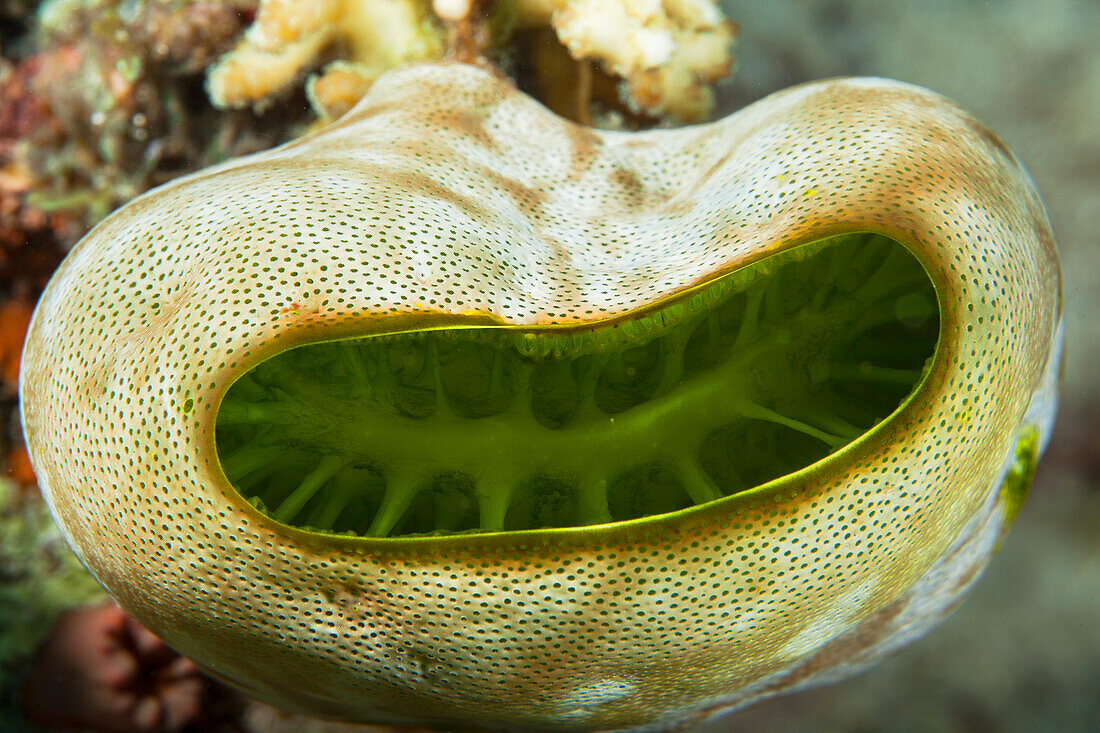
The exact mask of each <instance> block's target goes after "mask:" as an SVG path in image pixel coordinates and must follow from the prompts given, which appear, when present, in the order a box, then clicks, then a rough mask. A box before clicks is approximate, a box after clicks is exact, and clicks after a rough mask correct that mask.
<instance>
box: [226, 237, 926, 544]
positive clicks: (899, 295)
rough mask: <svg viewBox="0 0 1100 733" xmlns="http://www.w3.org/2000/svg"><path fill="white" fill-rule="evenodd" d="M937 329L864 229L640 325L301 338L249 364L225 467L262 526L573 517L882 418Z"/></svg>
mask: <svg viewBox="0 0 1100 733" xmlns="http://www.w3.org/2000/svg"><path fill="white" fill-rule="evenodd" d="M938 332H939V317H938V310H937V305H936V298H935V293H934V290H933V288H932V284H931V282H930V280H929V279H928V276H927V274H926V273H925V272H924V270H923V269H922V268H921V266H920V264H919V263H918V262H917V261H916V259H915V258H914V257H913V256H912V255H911V254H909V253H908V251H907V250H905V249H904V248H903V247H902V246H901V245H899V244H898V243H896V242H894V241H892V240H890V239H888V238H886V237H883V236H880V235H875V234H859V235H845V236H841V237H834V238H831V239H828V240H824V241H822V242H818V243H815V244H813V245H808V246H804V247H800V248H797V249H795V250H791V251H789V252H786V253H783V254H780V255H775V256H772V257H770V258H767V259H765V260H763V261H761V262H759V263H757V264H754V265H752V266H750V267H748V268H745V269H742V270H740V271H738V272H735V273H731V274H728V275H725V276H723V277H720V278H718V279H716V280H715V281H713V282H712V283H710V284H708V285H706V286H704V287H702V288H699V289H697V290H695V291H693V292H691V293H688V294H685V295H683V296H681V297H679V298H677V299H675V300H673V301H669V302H667V303H664V304H661V306H660V307H659V308H658V309H652V308H650V309H649V310H648V311H646V312H644V313H639V314H638V317H636V318H634V319H632V320H619V321H617V322H615V323H614V324H611V323H604V324H595V325H592V326H588V327H587V328H569V329H562V328H545V329H540V330H517V329H511V328H503V327H497V328H493V327H486V328H450V329H440V330H430V331H420V332H412V333H401V334H392V335H386V336H372V337H368V338H361V339H354V340H346V341H338V342H326V343H318V344H310V345H306V346H301V347H298V348H294V349H290V350H288V351H286V352H283V353H281V354H278V355H276V356H274V357H272V358H271V359H268V360H267V361H265V362H263V363H261V364H259V365H258V366H257V367H255V368H254V369H252V370H251V371H250V372H248V373H247V374H245V375H243V376H242V377H241V378H240V379H239V380H238V381H237V382H236V383H234V384H233V386H232V387H231V388H230V390H229V392H228V393H227V395H226V397H225V399H224V401H223V403H222V405H221V408H220V410H219V412H218V416H217V433H216V440H217V447H218V452H219V455H220V457H221V461H222V467H223V469H224V471H225V473H226V476H227V477H228V478H229V480H230V481H231V482H232V484H233V485H234V486H235V487H236V488H237V490H238V491H240V493H241V494H242V495H243V496H244V497H246V498H247V499H248V500H249V501H251V502H252V503H253V504H255V505H256V506H257V507H258V508H260V509H261V510H262V511H264V512H267V513H268V514H270V515H271V516H272V517H274V518H275V519H277V520H279V521H281V522H285V523H287V524H292V525H296V526H299V527H303V528H307V529H314V530H319V531H325V532H335V533H354V534H360V535H368V536H395V535H410V534H423V533H452V532H476V531H499V530H506V531H507V530H523V529H536V528H542V527H570V526H583V525H593V524H601V523H605V522H612V521H621V520H629V519H636V518H639V517H645V516H651V515H655V514H663V513H666V512H672V511H676V510H679V509H683V508H685V507H689V506H692V505H696V504H703V503H706V502H709V501H713V500H715V499H719V498H721V497H723V496H728V495H730V494H735V493H738V492H740V491H744V490H746V489H749V488H752V487H754V486H759V485H760V484H762V483H765V482H767V481H770V480H772V479H774V478H777V477H780V476H783V475H786V474H789V473H792V472H795V471H797V470H799V469H801V468H803V467H805V466H807V465H809V464H811V463H813V462H815V461H817V460H820V459H821V458H823V457H825V456H826V455H828V454H829V453H830V452H832V451H834V450H837V449H838V448H840V447H841V446H843V445H845V444H846V443H849V442H850V441H852V440H854V439H855V438H857V437H858V436H859V435H861V434H862V433H864V432H865V431H867V430H868V429H870V428H871V427H873V426H874V425H875V424H876V423H878V422H879V421H880V420H882V419H883V418H884V417H886V416H887V415H889V414H890V413H891V412H893V411H894V410H895V409H896V408H897V407H898V406H899V404H901V402H902V401H903V400H904V399H905V398H906V396H907V395H909V394H910V393H911V392H912V391H913V389H914V388H915V386H916V385H917V384H918V383H919V381H920V379H921V376H922V374H923V372H924V370H925V369H926V368H927V366H928V364H929V362H930V360H931V357H932V354H933V352H934V350H935V344H936V340H937V336H938Z"/></svg>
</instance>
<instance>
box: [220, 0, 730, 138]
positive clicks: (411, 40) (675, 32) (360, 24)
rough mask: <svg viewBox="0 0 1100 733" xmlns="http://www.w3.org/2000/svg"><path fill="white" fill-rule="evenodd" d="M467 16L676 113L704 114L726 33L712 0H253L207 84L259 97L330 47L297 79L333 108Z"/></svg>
mask: <svg viewBox="0 0 1100 733" xmlns="http://www.w3.org/2000/svg"><path fill="white" fill-rule="evenodd" d="M472 16H479V17H478V18H474V17H472ZM471 22H473V23H477V22H480V23H482V24H487V25H488V24H491V25H493V26H494V32H493V33H491V34H488V33H487V34H484V35H485V36H486V37H487V38H491V39H492V41H491V42H492V43H493V44H506V43H507V40H508V38H509V34H508V32H507V31H508V30H509V28H515V29H523V30H529V29H536V28H551V29H553V31H554V34H555V35H556V37H557V39H558V40H559V41H560V42H561V44H562V45H563V46H564V47H565V48H566V49H567V50H568V54H569V56H571V57H572V59H573V60H575V61H577V62H594V63H596V64H598V65H599V67H600V68H601V69H602V70H604V71H605V72H606V73H608V74H609V75H611V76H612V77H614V78H616V79H619V80H621V83H622V87H621V90H620V91H621V94H620V96H621V97H622V101H623V103H624V104H625V105H626V107H627V108H628V109H629V110H631V111H632V112H635V113H639V114H643V115H646V116H649V117H654V118H661V119H667V120H671V121H678V122H694V121H698V120H701V119H703V118H705V117H706V116H707V115H708V114H709V112H710V110H711V107H712V106H713V100H712V93H711V86H712V85H713V84H714V83H715V82H716V81H718V80H719V79H721V78H722V77H723V76H725V75H726V74H727V73H728V72H729V70H730V68H731V66H732V57H731V56H730V52H729V48H730V44H731V43H732V42H733V39H734V36H735V35H736V32H737V27H736V25H735V24H733V23H731V22H730V21H728V20H726V19H725V18H724V17H723V15H722V13H721V11H720V10H719V9H718V7H717V6H716V4H715V2H714V0H502V1H501V2H499V3H486V2H481V3H478V2H469V1H468V0H434V1H433V0H309V1H304V0H261V2H260V6H259V10H258V12H257V15H256V20H255V22H254V23H253V24H252V26H251V27H250V28H249V29H248V31H247V32H246V33H245V35H244V37H243V38H242V39H241V41H240V42H239V43H238V45H237V46H236V48H234V49H233V50H232V51H231V52H229V53H228V54H226V55H225V56H224V57H223V58H222V59H221V60H219V62H218V63H217V64H215V65H214V66H213V67H212V68H211V69H210V72H209V76H208V81H207V89H208V91H209V94H210V97H211V99H212V100H213V101H214V103H215V104H216V105H218V106H220V107H245V106H249V105H256V106H262V105H264V104H266V103H267V101H268V100H270V98H271V97H272V96H273V95H276V94H278V93H279V92H281V91H283V90H285V89H287V88H289V87H290V86H292V85H293V84H294V82H295V80H297V79H298V78H300V77H301V75H302V72H303V71H304V70H306V69H307V68H309V67H310V66H312V65H315V64H317V63H318V60H319V59H320V58H322V56H323V55H324V53H325V52H326V50H328V49H333V48H337V49H340V50H342V51H343V54H342V56H341V58H340V59H339V60H337V61H336V62H334V63H330V64H329V65H328V66H326V67H325V68H324V70H323V71H322V73H321V74H320V75H319V76H315V77H313V78H312V79H311V80H310V82H309V84H308V88H307V91H308V93H309V96H310V100H311V102H312V103H313V105H314V107H315V108H316V109H317V111H318V113H319V114H321V116H322V117H327V118H332V117H336V116H339V115H340V114H342V113H343V112H344V111H346V110H347V109H348V108H349V107H350V106H351V105H352V104H354V103H355V102H356V101H357V100H358V99H359V98H360V97H361V96H362V95H363V94H364V93H366V90H367V89H369V88H370V85H371V84H372V83H373V82H374V80H375V79H377V78H378V76H379V75H380V74H382V73H383V72H384V71H386V70H387V69H391V68H394V67H397V66H402V65H405V64H408V63H412V62H417V61H427V60H435V59H441V58H443V57H444V56H445V55H446V54H447V53H448V38H451V39H453V38H454V33H453V32H451V31H453V30H454V26H455V24H460V23H467V24H468V23H471ZM486 50H500V49H486Z"/></svg>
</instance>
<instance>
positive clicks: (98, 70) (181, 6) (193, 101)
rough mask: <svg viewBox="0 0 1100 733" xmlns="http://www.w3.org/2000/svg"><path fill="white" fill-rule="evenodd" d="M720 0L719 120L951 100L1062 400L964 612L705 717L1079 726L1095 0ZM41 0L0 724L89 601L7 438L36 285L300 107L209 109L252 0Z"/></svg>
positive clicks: (8, 226)
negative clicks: (899, 98)
mask: <svg viewBox="0 0 1100 733" xmlns="http://www.w3.org/2000/svg"><path fill="white" fill-rule="evenodd" d="M364 1H367V0H364ZM721 5H722V8H723V10H724V11H725V12H726V15H727V16H728V17H729V18H730V19H732V20H734V21H736V22H737V23H738V24H739V25H740V27H741V32H740V35H739V37H738V40H737V43H736V45H735V47H734V53H735V57H736V68H735V71H734V73H733V75H732V77H731V79H730V80H729V81H728V82H725V83H723V84H722V85H720V86H719V87H718V90H717V114H718V115H721V114H725V113H729V112H731V111H734V110H736V109H738V108H740V107H742V106H744V105H745V104H748V103H750V102H752V101H754V100H756V99H759V98H761V97H763V96H766V95H767V94H769V93H770V92H773V91H776V90H778V89H781V88H783V87H786V86H789V85H791V84H796V83H799V82H804V81H808V80H812V79H820V78H825V77H830V76H837V75H875V76H887V77H893V78H897V79H901V80H904V81H909V82H913V83H916V84H921V85H924V86H927V87H930V88H932V89H934V90H936V91H938V92H941V93H943V94H945V95H947V96H949V97H951V98H953V99H954V100H955V101H956V102H958V103H959V104H960V105H961V106H963V107H964V108H966V109H968V110H969V111H970V112H972V113H973V114H975V115H976V116H977V117H978V118H979V119H981V120H982V121H983V122H985V123H986V124H987V125H988V126H989V127H990V128H991V129H993V130H994V131H995V132H996V133H997V134H998V135H999V136H1000V137H1001V138H1002V139H1003V140H1004V141H1005V143H1006V144H1007V145H1008V147H1009V148H1010V149H1012V150H1013V151H1014V152H1015V153H1016V155H1017V156H1018V157H1019V158H1020V160H1021V161H1022V162H1023V163H1024V165H1025V166H1026V167H1027V168H1028V170H1029V171H1030V172H1031V174H1032V176H1033V178H1034V179H1035V182H1036V184H1037V186H1038V188H1039V190H1040V191H1041V192H1042V194H1043V197H1044V198H1045V200H1046V203H1047V207H1048V211H1049V213H1050V218H1051V221H1052V222H1053V226H1054V232H1055V235H1056V238H1057V241H1058V243H1059V246H1060V249H1061V254H1062V262H1063V273H1064V278H1065V281H1064V297H1065V313H1066V342H1067V359H1066V367H1065V380H1064V389H1063V395H1062V407H1061V412H1060V414H1059V418H1058V422H1057V425H1056V427H1055V432H1054V436H1053V439H1052V441H1051V443H1050V447H1049V449H1048V452H1047V455H1046V457H1045V459H1044V460H1043V462H1042V463H1041V464H1040V466H1039V470H1038V474H1037V476H1036V478H1035V484H1034V487H1033V490H1032V493H1031V495H1030V497H1029V499H1028V501H1027V503H1026V505H1025V507H1024V509H1023V511H1022V512H1021V514H1020V516H1019V519H1018V521H1017V524H1016V527H1015V528H1014V529H1013V531H1012V532H1011V533H1010V534H1009V535H1008V538H1007V540H1006V542H1005V543H1004V545H1003V548H1002V551H1001V553H1000V555H999V557H997V558H996V559H995V560H994V562H993V564H992V565H991V566H990V568H989V570H988V571H987V572H986V573H985V576H984V577H983V578H982V580H981V581H980V582H979V584H978V586H977V588H976V590H975V591H974V592H973V594H972V595H971V596H970V597H969V599H968V600H967V601H966V602H965V603H964V605H963V606H962V607H961V609H960V610H959V611H958V612H957V613H956V614H955V615H954V616H953V617H952V618H951V619H949V620H948V621H947V622H946V623H945V624H944V625H943V626H942V627H941V628H939V629H938V630H936V631H935V632H933V633H932V634H930V635H929V636H928V637H926V638H925V639H923V640H921V641H920V642H918V643H916V644H915V645H913V646H911V647H910V648H908V649H906V650H905V651H903V652H901V653H900V654H898V655H897V656H896V657H894V658H892V659H891V660H889V661H887V662H886V663H884V664H882V665H880V666H878V667H875V668H874V669H873V670H871V671H869V672H867V673H865V674H863V675H862V676H860V677H857V678H854V679H852V680H849V681H846V682H842V683H839V684H835V685H832V686H828V687H823V688H818V689H814V690H810V691H806V692H801V693H798V694H794V695H788V696H784V697H781V698H777V699H774V700H770V701H765V702H762V703H760V704H757V705H756V706H754V707H751V708H749V709H746V710H744V711H740V712H738V713H735V714H733V715H730V716H726V717H724V718H721V719H717V720H714V721H711V722H710V723H708V724H707V725H706V726H704V730H706V731H708V732H711V733H715V732H717V731H746V732H747V733H760V732H766V731H792V730H794V731H801V730H805V731H1033V730H1052V731H1091V730H1096V729H1097V725H1098V724H1097V722H1096V721H1097V720H1100V623H1097V620H1098V616H1100V614H1098V610H1100V373H1098V370H1097V361H1098V359H1100V319H1098V317H1097V315H1096V312H1097V311H1096V309H1097V308H1098V307H1100V190H1098V189H1100V41H1098V40H1097V39H1098V38H1100V2H1097V0H1001V1H999V2H979V1H978V0H921V2H919V3H914V2H899V1H897V0H823V1H821V2H807V1H805V0H757V1H755V2H747V1H746V2H740V1H734V0H722V2H721ZM41 8H42V4H40V3H38V2H34V0H0V52H2V55H3V60H2V65H0V420H3V421H4V423H5V424H4V425H0V449H2V451H3V456H4V459H3V466H4V470H5V478H4V479H3V480H2V481H0V730H2V731H8V730H19V729H22V728H23V727H24V726H26V725H27V723H26V721H25V719H24V718H23V717H22V716H21V715H20V714H19V713H18V712H17V711H16V710H15V693H14V690H15V688H16V686H17V681H18V682H19V684H21V683H22V680H23V678H24V677H25V676H26V668H27V665H28V663H29V662H28V660H29V659H30V658H31V655H32V653H33V652H34V650H35V649H36V648H37V645H38V644H39V642H41V640H42V639H43V638H46V636H47V632H48V630H49V629H50V628H51V627H52V626H53V624H54V623H55V622H56V620H57V618H58V616H59V614H61V612H62V611H63V610H65V609H66V608H70V607H74V606H81V605H86V604H92V603H97V602H100V601H102V600H103V596H102V593H101V591H100V590H99V589H98V586H96V585H95V584H94V582H93V581H91V580H90V579H89V578H88V577H87V576H86V575H84V573H83V571H82V570H81V569H80V568H79V566H78V565H77V564H76V563H75V561H74V560H73V559H72V557H71V555H69V553H68V552H67V550H65V548H64V547H63V546H62V544H61V543H60V542H59V540H58V538H57V536H56V533H55V532H53V530H52V529H51V525H50V524H49V520H48V517H47V516H46V513H45V510H44V508H43V507H42V504H41V501H40V500H38V499H37V493H36V491H35V489H34V477H33V473H31V472H30V467H29V464H28V463H27V460H26V456H25V453H24V452H23V451H22V449H21V445H20V439H19V429H18V422H17V417H16V416H17V403H16V396H15V389H14V385H15V379H16V375H17V373H18V352H19V346H20V344H21V341H22V333H23V330H24V329H25V327H26V322H27V319H28V318H29V315H30V310H31V308H32V306H33V302H34V299H35V297H37V294H38V292H39V291H40V289H41V287H42V285H43V284H44V282H45V281H46V279H48V277H49V274H50V273H51V272H52V270H53V268H54V267H55V266H56V264H57V262H59V261H60V258H61V257H62V256H63V255H64V253H65V251H67V249H68V248H69V247H70V246H71V245H72V244H73V242H75V241H76V239H78V238H79V236H80V235H81V234H82V233H83V232H84V231H85V230H86V229H87V228H88V227H89V226H90V225H91V224H93V223H94V222H95V221H97V220H98V219H99V218H101V217H102V216H103V215H105V214H106V213H108V212H109V211H110V210H112V209H113V208H115V207H117V206H118V205H120V204H121V203H123V202H125V201H126V200H128V199H129V198H131V197H133V196H134V195H136V194H137V193H140V192H141V191H143V190H146V189H147V188H149V187H151V186H153V185H157V184H158V183H160V182H163V181H165V180H168V179H170V178H172V177H174V176H175V175H178V174H180V173H183V172H186V171H188V170H191V169H194V168H197V167H202V166H203V165H207V164H210V163H212V162H215V161H217V160H221V159H224V158H226V157H230V156H233V155H239V154H244V153H247V152H251V151H253V150H258V149H262V148H265V147H268V146H270V145H272V144H275V143H277V142H280V141H282V140H285V139H288V138H289V137H293V136H294V135H295V134H297V133H298V132H300V131H301V130H302V129H304V128H305V127H306V126H307V125H308V124H309V123H310V121H311V119H312V118H311V112H310V108H309V103H308V101H307V99H306V97H305V94H304V92H302V91H301V90H300V89H297V90H293V91H291V92H288V93H286V94H285V95H283V96H282V97H281V98H280V99H279V101H278V102H277V103H275V104H272V105H260V107H259V108H251V109H230V110H216V109H214V108H213V107H211V106H210V105H209V103H208V101H207V99H206V95H205V91H204V88H203V77H202V71H203V70H204V69H205V68H206V67H207V66H208V65H209V64H210V63H211V61H212V59H214V58H216V57H217V56H218V55H219V54H220V53H223V52H224V51H225V50H226V48H228V46H229V45H231V43H232V42H233V39H235V38H236V37H237V36H239V34H240V33H241V32H242V31H243V29H244V28H245V27H247V25H248V24H249V23H250V22H251V21H252V19H253V18H254V17H255V2H250V1H249V0H240V1H239V2H207V3H204V2H193V1H186V2H185V1H184V0H179V1H178V2H165V3H143V2H131V3H120V2H107V1H106V0H99V1H97V0H66V1H65V2H53V3H49V4H48V8H49V12H50V13H52V15H50V16H49V17H47V18H44V19H43V20H42V21H41V22H36V20H35V18H36V17H38V16H37V15H36V13H39V12H40V11H41ZM103 623H114V622H113V621H105V622H103ZM117 628H118V629H123V627H122V626H118V627H117ZM112 633H115V632H112ZM117 634H124V635H125V634H129V636H125V639H126V641H125V644H128V645H129V647H127V648H128V649H129V652H128V653H131V654H132V656H134V657H135V658H139V657H140V656H141V655H140V653H139V652H140V649H139V647H141V645H142V644H143V643H145V642H143V641H142V638H141V637H140V634H139V633H137V632H134V633H130V632H126V631H125V630H124V629H123V630H122V631H117ZM113 638H122V637H120V636H116V637H113ZM119 643H121V642H119ZM125 644H124V645H123V646H125ZM158 653H159V652H158ZM150 659H153V657H150ZM156 659H157V660H159V661H157V662H156V664H157V665H160V666H158V667H157V669H160V670H161V671H162V672H163V670H165V669H168V665H169V664H170V661H168V660H166V659H162V658H161V657H157V658H156ZM150 664H153V662H150ZM213 697H215V698H217V695H216V694H214V695H213ZM218 705H219V706H220V707H217V709H216V711H215V712H214V713H208V714H207V717H205V718H201V720H202V721H203V722H188V721H194V720H195V718H194V717H190V718H188V717H187V716H184V715H183V714H182V713H181V714H180V715H181V717H179V718H178V720H177V722H178V725H177V726H176V727H178V728H188V727H189V729H191V730H215V729H216V730H226V731H229V730H255V731H264V730H280V731H296V730H303V729H305V728H306V727H312V728H314V729H316V730H322V729H332V730H335V729H336V727H335V726H327V725H324V724H320V723H310V722H308V721H304V720H302V719H297V718H287V717H285V716H281V715H279V714H278V713H276V712H275V711H271V710H269V709H262V708H249V709H247V710H244V709H243V708H242V707H241V704H240V703H239V702H233V701H229V702H226V701H225V700H224V699H221V700H220V702H219V703H218ZM155 728H156V726H153V727H152V728H150V729H155ZM114 729H117V730H127V729H133V728H132V726H131V727H130V728H128V727H127V725H125V724H122V723H119V724H118V726H117V727H116V728H114Z"/></svg>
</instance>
